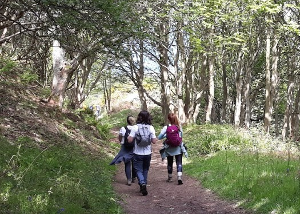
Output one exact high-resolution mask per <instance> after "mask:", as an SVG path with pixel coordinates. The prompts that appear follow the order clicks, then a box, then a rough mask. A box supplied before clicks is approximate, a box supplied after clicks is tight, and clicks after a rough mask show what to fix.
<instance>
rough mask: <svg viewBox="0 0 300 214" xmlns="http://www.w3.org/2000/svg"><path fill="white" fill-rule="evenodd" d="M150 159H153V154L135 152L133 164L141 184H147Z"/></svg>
mask: <svg viewBox="0 0 300 214" xmlns="http://www.w3.org/2000/svg"><path fill="white" fill-rule="evenodd" d="M150 161H151V155H136V154H135V155H134V156H133V166H134V169H135V172H136V175H137V178H138V181H139V184H140V185H142V184H147V179H148V171H149V168H150Z"/></svg>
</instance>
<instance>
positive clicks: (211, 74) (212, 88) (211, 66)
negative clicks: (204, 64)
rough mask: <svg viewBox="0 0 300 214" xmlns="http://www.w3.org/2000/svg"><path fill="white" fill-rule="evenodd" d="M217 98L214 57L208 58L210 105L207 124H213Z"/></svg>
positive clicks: (208, 105)
mask: <svg viewBox="0 0 300 214" xmlns="http://www.w3.org/2000/svg"><path fill="white" fill-rule="evenodd" d="M214 96H215V82H214V59H213V56H210V57H208V103H207V108H206V116H205V121H206V123H210V122H211V116H212V108H213V103H214Z"/></svg>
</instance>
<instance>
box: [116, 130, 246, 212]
mask: <svg viewBox="0 0 300 214" xmlns="http://www.w3.org/2000/svg"><path fill="white" fill-rule="evenodd" d="M117 135H118V132H115V133H114V136H117ZM114 141H116V143H117V139H114ZM161 145H162V142H161V141H158V142H157V143H156V144H154V145H153V144H152V150H153V153H152V160H151V166H150V170H149V174H148V185H147V190H148V195H147V196H142V194H141V193H140V192H139V190H140V189H139V185H138V184H137V182H136V183H133V184H132V185H131V186H128V185H126V176H125V172H124V163H123V162H122V163H121V164H118V165H117V167H118V170H117V173H116V175H115V178H114V182H113V187H114V190H115V191H116V193H117V194H118V195H119V196H121V199H122V200H121V201H119V203H120V204H121V206H122V207H123V208H124V210H125V212H126V213H127V214H143V213H149V214H225V213H226V214H246V213H247V214H250V212H246V211H245V210H243V209H241V208H239V207H237V206H236V205H235V204H234V203H232V202H228V201H224V200H221V199H220V198H218V197H217V196H216V195H214V194H213V193H212V192H211V191H209V190H207V189H204V188H203V187H201V184H200V182H198V181H196V180H195V179H193V178H190V177H189V176H187V175H185V174H184V166H183V179H182V180H183V185H177V180H176V175H177V172H176V168H175V166H176V164H175V163H174V166H173V167H174V169H173V180H174V181H173V182H171V183H168V182H166V179H167V165H166V160H165V161H162V160H161V157H160V154H159V149H160V148H161Z"/></svg>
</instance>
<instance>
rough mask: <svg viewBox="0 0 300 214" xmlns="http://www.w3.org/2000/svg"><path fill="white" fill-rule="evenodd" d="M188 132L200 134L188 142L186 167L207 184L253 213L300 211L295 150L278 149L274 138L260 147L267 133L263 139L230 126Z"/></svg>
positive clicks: (298, 165) (290, 213)
mask: <svg viewBox="0 0 300 214" xmlns="http://www.w3.org/2000/svg"><path fill="white" fill-rule="evenodd" d="M189 132H190V133H193V134H192V135H193V136H195V135H196V136H198V137H196V138H195V137H191V138H190V139H189V141H188V143H187V145H188V146H189V148H191V149H190V150H189V155H190V156H191V159H190V160H189V163H188V164H186V165H185V167H184V169H185V172H186V173H187V174H189V175H191V176H193V177H195V178H197V179H198V180H199V181H201V183H202V184H203V186H204V187H206V188H209V189H211V190H213V191H214V192H216V193H218V194H219V195H220V196H221V197H223V198H226V199H230V200H236V201H238V203H239V204H240V205H241V206H243V207H245V208H248V209H249V210H252V211H254V212H255V213H285V214H298V213H299V210H300V179H299V176H300V175H299V172H300V161H299V158H298V156H297V155H296V154H295V153H294V154H292V153H291V152H290V151H289V150H282V151H281V152H280V153H279V152H278V151H277V150H276V151H275V149H274V148H273V149H271V148H272V147H273V146H271V142H270V143H269V144H268V145H266V144H265V145H264V147H263V149H262V148H261V147H260V146H259V144H260V143H261V142H262V141H263V140H262V139H264V138H266V137H263V136H261V140H260V142H259V141H258V140H257V139H253V138H252V139H250V138H249V136H246V135H241V134H238V133H237V132H236V133H234V130H233V129H232V128H231V127H227V128H226V126H211V125H209V126H194V127H192V128H191V127H190V130H189ZM194 132H197V134H196V133H194ZM226 133H227V134H226ZM187 138H188V136H187ZM278 147H282V146H279V145H278ZM266 151H268V152H266Z"/></svg>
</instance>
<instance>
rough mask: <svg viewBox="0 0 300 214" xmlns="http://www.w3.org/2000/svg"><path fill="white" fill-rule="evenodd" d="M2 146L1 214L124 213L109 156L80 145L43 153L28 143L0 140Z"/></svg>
mask: <svg viewBox="0 0 300 214" xmlns="http://www.w3.org/2000/svg"><path fill="white" fill-rule="evenodd" d="M0 147H1V155H0V164H1V174H0V179H1V182H0V207H1V210H0V213H3V214H4V213H22V214H27V213H28V214H32V213H97V214H98V213H122V211H121V209H120V207H119V206H118V205H117V204H116V196H115V194H114V192H113V190H112V186H111V180H112V176H113V174H114V168H111V167H109V159H108V158H107V156H106V154H101V153H99V155H93V156H89V155H87V154H86V152H85V151H83V149H82V148H80V147H78V146H76V145H73V146H72V147H70V146H63V145H56V146H51V147H48V148H45V149H43V150H41V149H39V148H37V147H36V146H35V145H34V142H32V141H31V140H30V139H29V138H23V139H20V140H19V142H18V143H17V144H16V145H10V144H9V143H8V142H7V141H6V140H5V139H4V138H1V140H0Z"/></svg>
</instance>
